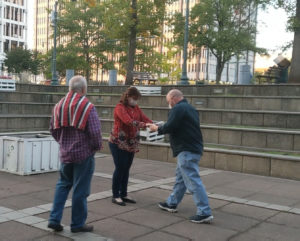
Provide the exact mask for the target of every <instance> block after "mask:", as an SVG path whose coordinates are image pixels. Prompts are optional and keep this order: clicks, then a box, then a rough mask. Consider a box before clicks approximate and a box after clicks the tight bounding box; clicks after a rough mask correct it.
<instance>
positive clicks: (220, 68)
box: [216, 59, 224, 84]
mask: <svg viewBox="0 0 300 241" xmlns="http://www.w3.org/2000/svg"><path fill="white" fill-rule="evenodd" d="M223 69H224V64H223V63H222V62H221V60H219V59H217V68H216V82H217V84H219V83H220V81H221V77H222V72H223Z"/></svg>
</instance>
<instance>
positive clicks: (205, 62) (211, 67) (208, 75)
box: [34, 0, 257, 84]
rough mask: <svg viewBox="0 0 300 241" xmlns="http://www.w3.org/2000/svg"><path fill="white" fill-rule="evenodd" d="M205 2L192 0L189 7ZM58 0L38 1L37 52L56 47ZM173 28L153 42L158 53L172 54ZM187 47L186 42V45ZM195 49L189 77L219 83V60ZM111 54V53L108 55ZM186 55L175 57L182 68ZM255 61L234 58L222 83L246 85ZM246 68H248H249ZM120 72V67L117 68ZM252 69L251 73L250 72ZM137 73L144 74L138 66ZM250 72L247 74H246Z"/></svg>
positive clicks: (180, 2)
mask: <svg viewBox="0 0 300 241" xmlns="http://www.w3.org/2000/svg"><path fill="white" fill-rule="evenodd" d="M199 1H201V0H190V1H189V2H190V5H189V8H190V9H192V8H193V6H194V5H195V4H196V3H198V2H199ZM54 3H55V0H35V28H34V29H35V31H34V43H35V50H37V51H39V52H43V53H46V52H47V51H49V50H50V49H51V48H52V47H53V37H52V32H53V28H52V27H51V19H50V14H49V12H48V10H52V9H53V6H54ZM185 11H186V0H177V1H174V2H173V3H172V4H171V5H168V6H167V13H166V14H167V15H169V16H171V15H173V14H175V13H176V12H180V13H182V14H183V15H185ZM252 12H254V14H253V16H251V21H255V22H256V18H257V17H256V13H257V11H252ZM172 31H173V29H172V27H170V26H168V24H165V25H164V26H163V39H162V41H157V40H155V39H153V40H150V43H151V44H153V45H154V46H155V50H156V51H157V52H160V53H161V54H164V55H167V52H168V51H169V49H168V47H167V44H166V43H170V42H172V41H173V33H172ZM66 41H68V40H67V39H65V40H62V39H59V38H58V43H57V44H58V45H59V44H60V43H63V42H66ZM182 44H183V43H182ZM192 51H193V48H192V46H191V45H189V46H188V53H189V54H188V56H192V57H190V58H188V60H187V75H188V78H189V79H190V80H194V81H202V80H212V81H214V80H216V66H217V61H216V57H215V56H214V55H213V54H212V53H211V52H210V51H209V50H208V49H207V48H205V47H203V48H202V49H201V51H199V53H198V54H196V55H195V54H191V53H192ZM108 55H109V54H108ZM182 55H183V54H182V53H178V54H177V55H176V56H175V57H174V58H176V61H177V62H178V63H179V64H180V67H181V66H182V62H183V58H182ZM119 57H120V56H110V57H109V56H108V58H110V59H115V60H118V59H119ZM254 61H255V54H254V53H253V52H250V51H248V52H247V53H245V54H244V57H240V58H236V57H233V58H232V59H231V60H230V61H229V62H228V63H227V64H226V65H225V67H224V70H223V73H222V77H221V80H222V81H223V82H228V83H236V84H238V83H242V80H241V76H242V75H243V73H245V72H247V71H248V72H249V70H250V74H252V75H253V73H254ZM245 67H246V68H245ZM115 68H117V69H118V64H116V65H115ZM247 69H248V70H247ZM136 70H137V71H142V69H140V68H139V67H138V66H137V67H136ZM245 70H247V71H245ZM108 78H109V75H108V72H107V71H105V70H99V71H96V72H95V73H93V77H92V79H94V80H101V81H102V80H104V81H108ZM118 80H124V76H121V75H118Z"/></svg>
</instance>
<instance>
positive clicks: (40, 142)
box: [0, 134, 60, 175]
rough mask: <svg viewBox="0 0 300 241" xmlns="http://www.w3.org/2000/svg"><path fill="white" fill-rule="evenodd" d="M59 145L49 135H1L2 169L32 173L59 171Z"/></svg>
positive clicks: (0, 157) (0, 158)
mask: <svg viewBox="0 0 300 241" xmlns="http://www.w3.org/2000/svg"><path fill="white" fill-rule="evenodd" d="M59 167H60V161H59V145H58V143H57V142H56V141H55V140H54V139H53V137H51V136H49V135H41V134H38V135H33V134H27V135H24V134H22V135H19V136H0V171H5V172H10V173H15V174H19V175H30V174H37V173H44V172H52V171H57V170H58V169H59Z"/></svg>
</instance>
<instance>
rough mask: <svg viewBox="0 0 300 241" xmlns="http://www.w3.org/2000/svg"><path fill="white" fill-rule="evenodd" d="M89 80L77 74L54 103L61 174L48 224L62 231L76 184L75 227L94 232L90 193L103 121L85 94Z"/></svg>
mask: <svg viewBox="0 0 300 241" xmlns="http://www.w3.org/2000/svg"><path fill="white" fill-rule="evenodd" d="M86 93H87V82H86V80H85V78H84V77H82V76H74V77H73V78H72V79H71V80H70V83H69V92H68V93H67V95H66V96H65V97H64V98H62V99H61V100H60V101H59V102H58V103H57V104H56V105H55V107H54V109H53V113H52V118H51V123H50V132H51V134H52V136H53V137H54V139H55V140H56V141H57V142H58V143H59V146H60V160H61V168H60V178H59V180H58V182H57V184H56V190H55V196H54V202H53V207H52V210H51V213H50V218H49V223H48V227H49V228H51V229H53V230H54V231H57V232H59V231H62V230H63V226H62V225H61V223H60V222H61V219H62V215H63V209H64V205H65V202H66V200H67V198H68V194H69V191H70V190H71V188H72V187H73V196H72V221H71V231H72V232H74V233H76V232H91V231H93V226H91V225H87V224H85V222H86V219H87V197H88V196H89V194H90V186H91V180H92V176H93V172H94V168H95V159H94V154H95V152H96V151H97V150H100V149H101V147H102V137H101V125H100V121H99V118H98V114H97V112H96V109H95V107H94V105H93V104H92V103H90V102H89V101H88V99H87V98H86V97H85V95H86Z"/></svg>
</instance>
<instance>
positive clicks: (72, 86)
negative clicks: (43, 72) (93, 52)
mask: <svg viewBox="0 0 300 241" xmlns="http://www.w3.org/2000/svg"><path fill="white" fill-rule="evenodd" d="M84 90H86V91H87V82H86V79H85V78H84V77H83V76H81V75H75V76H74V77H72V78H71V79H70V82H69V91H74V92H83V91H84Z"/></svg>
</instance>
